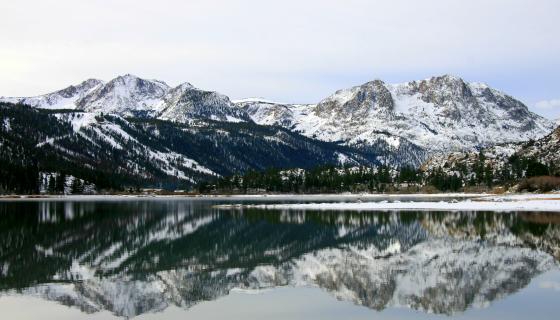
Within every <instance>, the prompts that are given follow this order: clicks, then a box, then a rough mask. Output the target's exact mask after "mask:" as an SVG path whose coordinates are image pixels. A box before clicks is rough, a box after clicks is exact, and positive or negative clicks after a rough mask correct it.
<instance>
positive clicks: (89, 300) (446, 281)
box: [0, 199, 560, 320]
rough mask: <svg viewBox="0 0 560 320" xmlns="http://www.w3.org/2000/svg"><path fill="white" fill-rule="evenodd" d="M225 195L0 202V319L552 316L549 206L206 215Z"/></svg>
mask: <svg viewBox="0 0 560 320" xmlns="http://www.w3.org/2000/svg"><path fill="white" fill-rule="evenodd" d="M379 200H383V199H379ZM392 200H396V199H392ZM423 200H425V199H423ZM232 201H234V202H236V203H239V202H240V201H239V200H220V199H214V200H188V199H187V200H185V199H175V200H171V199H153V200H140V199H131V200H124V201H123V200H118V201H117V200H112V201H29V202H24V201H13V202H0V318H1V319H38V318H41V319H82V318H83V319H113V318H127V317H128V318H133V317H134V318H135V319H185V318H187V319H286V318H289V319H341V318H352V319H372V318H375V319H528V318H530V319H532V320H536V319H556V318H557V317H558V313H559V312H560V268H559V261H560V214H557V213H556V214H554V213H493V212H425V211H424V212H362V213H359V212H339V211H337V212H325V211H322V212H318V211H277V210H261V209H245V210H239V209H232V210H218V209H215V208H213V205H215V204H224V203H229V202H232ZM258 201H263V200H246V202H251V203H255V202H258ZM283 201H287V200H283ZM293 201H303V200H302V199H294V200H293ZM438 201H439V200H438ZM269 202H270V201H269Z"/></svg>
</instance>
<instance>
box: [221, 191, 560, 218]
mask: <svg viewBox="0 0 560 320" xmlns="http://www.w3.org/2000/svg"><path fill="white" fill-rule="evenodd" d="M448 198H449V199H452V198H453V197H448ZM455 198H456V197H455ZM440 199H443V198H440ZM214 208H216V209H219V210H243V209H264V210H291V211H306V210H319V211H358V212H361V211H497V212H514V211H518V212H520V211H524V212H528V211H534V212H559V213H560V193H540V194H538V193H537V194H533V193H532V194H509V195H488V194H486V195H480V196H478V197H465V198H464V199H462V200H461V201H458V200H457V199H453V200H451V201H443V200H441V201H423V200H422V201H399V200H394V201H387V200H384V201H376V202H362V201H359V202H321V203H282V204H250V205H246V204H233V205H231V204H223V205H215V206H214Z"/></svg>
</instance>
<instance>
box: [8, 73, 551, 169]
mask: <svg viewBox="0 0 560 320" xmlns="http://www.w3.org/2000/svg"><path fill="white" fill-rule="evenodd" d="M0 101H6V102H18V103H25V104H29V105H31V106H34V107H37V108H46V109H60V108H63V109H76V110H81V111H86V112H91V113H104V114H116V115H119V116H123V117H143V118H156V119H162V120H168V121H172V122H179V123H190V122H191V121H193V120H201V119H202V120H215V121H226V122H242V121H243V122H255V123H257V124H261V125H276V126H282V127H284V128H287V129H289V130H292V131H295V132H298V133H301V134H303V135H305V136H307V137H310V138H313V139H317V140H322V141H330V142H336V143H342V144H346V145H350V146H357V147H360V148H368V149H369V150H372V151H374V152H376V153H378V154H379V159H378V160H379V161H381V162H386V163H390V164H407V165H414V166H419V165H420V164H422V163H423V162H424V161H425V160H426V159H427V158H428V157H429V156H431V155H433V154H435V153H447V152H453V151H465V150H474V149H477V148H480V147H486V146H492V145H495V144H502V143H516V142H523V141H528V140H530V139H537V138H540V137H543V136H545V135H546V134H548V133H549V132H550V131H551V130H552V129H553V128H554V127H555V124H554V122H553V121H550V120H548V119H545V118H543V117H540V116H538V115H536V114H534V113H532V112H530V111H529V110H528V108H527V106H525V105H524V104H523V103H522V102H520V101H518V100H516V99H514V98H512V97H511V96H509V95H507V94H505V93H503V92H501V91H498V90H495V89H493V88H491V87H489V86H488V85H487V84H484V83H479V82H472V83H469V82H466V81H464V80H463V79H461V78H459V77H456V76H452V75H443V76H438V77H432V78H429V79H424V80H420V81H411V82H406V83H400V84H387V83H385V82H383V81H381V80H374V81H370V82H367V83H364V84H362V85H358V86H354V87H351V88H348V89H341V90H338V91H336V92H335V93H334V94H332V95H330V96H329V97H327V98H325V99H323V100H321V101H319V102H318V103H316V104H287V103H278V102H273V101H269V100H266V99H263V98H248V99H240V100H235V101H231V100H230V99H229V97H227V96H225V95H223V94H220V93H218V92H214V91H206V90H201V89H198V88H196V87H194V86H193V85H192V84H190V83H183V84H180V85H178V86H176V87H171V86H169V85H167V84H166V83H164V82H162V81H158V80H146V79H142V78H139V77H137V76H134V75H130V74H127V75H123V76H119V77H117V78H115V79H112V80H110V81H108V82H103V81H100V80H87V81H85V82H83V83H81V84H79V85H76V86H71V87H68V88H66V89H63V90H60V91H57V92H53V93H50V94H46V95H43V96H37V97H30V98H9V97H8V98H7V97H2V98H0Z"/></svg>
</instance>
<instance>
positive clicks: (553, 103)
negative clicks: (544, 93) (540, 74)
mask: <svg viewBox="0 0 560 320" xmlns="http://www.w3.org/2000/svg"><path fill="white" fill-rule="evenodd" d="M535 107H536V108H537V109H541V110H551V109H557V108H560V99H552V100H542V101H539V102H537V103H535Z"/></svg>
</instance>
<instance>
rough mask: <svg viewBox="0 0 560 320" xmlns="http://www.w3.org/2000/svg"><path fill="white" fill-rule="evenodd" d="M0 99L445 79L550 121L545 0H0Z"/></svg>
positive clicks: (552, 20)
mask: <svg viewBox="0 0 560 320" xmlns="http://www.w3.org/2000/svg"><path fill="white" fill-rule="evenodd" d="M0 12H2V18H1V19H0V95H3V96H30V95H36V94H42V93H46V92H49V91H53V90H57V89H60V88H62V87H65V86H68V85H70V84H75V83H79V82H81V81H82V80H84V79H86V78H99V79H103V80H109V79H111V78H113V77H115V76H117V75H120V74H125V73H132V74H135V75H138V76H140V77H144V78H155V79H160V80H163V81H166V82H167V83H169V84H170V85H175V84H179V83H180V82H184V81H188V82H191V83H193V84H194V85H196V86H198V87H201V88H205V89H212V90H217V91H220V92H222V93H224V94H227V95H229V96H230V97H231V98H233V99H236V98H243V97H266V98H269V99H273V100H278V101H283V102H301V103H304V102H305V103H308V102H309V103H311V102H317V101H318V100H320V99H321V98H323V97H325V96H327V95H329V94H331V93H332V92H333V91H335V90H337V89H340V88H345V87H349V86H352V85H357V84H360V83H363V82H365V81H369V80H373V79H382V80H384V81H386V82H404V81H408V80H416V79H424V78H428V77H430V76H432V75H439V74H445V73H450V74H454V75H457V76H461V77H463V78H465V79H466V80H469V81H480V82H486V83H488V84H490V85H491V86H493V87H495V88H497V89H500V90H503V91H506V92H507V93H509V94H511V95H513V96H515V97H517V98H519V99H521V100H522V101H523V102H525V103H526V104H527V105H529V107H530V108H531V109H532V110H534V111H536V112H538V113H540V114H543V115H545V116H548V117H560V25H559V24H560V1H558V0H468V1H452V0H423V1H418V0H409V1H405V0H385V1H381V0H380V1H365V0H364V1H362V0H344V1H342V0H341V1H328V0H320V1H319V0H317V1H315V0H311V1H304V0H296V1H292V0H282V1H278V0H276V1H265V0H254V1H253V0H243V1H241V0H239V1H235V0H220V1H218V0H215V1H212V0H200V1H199V0H176V1H175V0H168V1H166V0H159V1H154V0H151V1H144V0H135V1H132V0H130V1H119V0H97V1H96V0H87V1H86V0H35V1H32V0H18V1H10V0H0Z"/></svg>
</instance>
